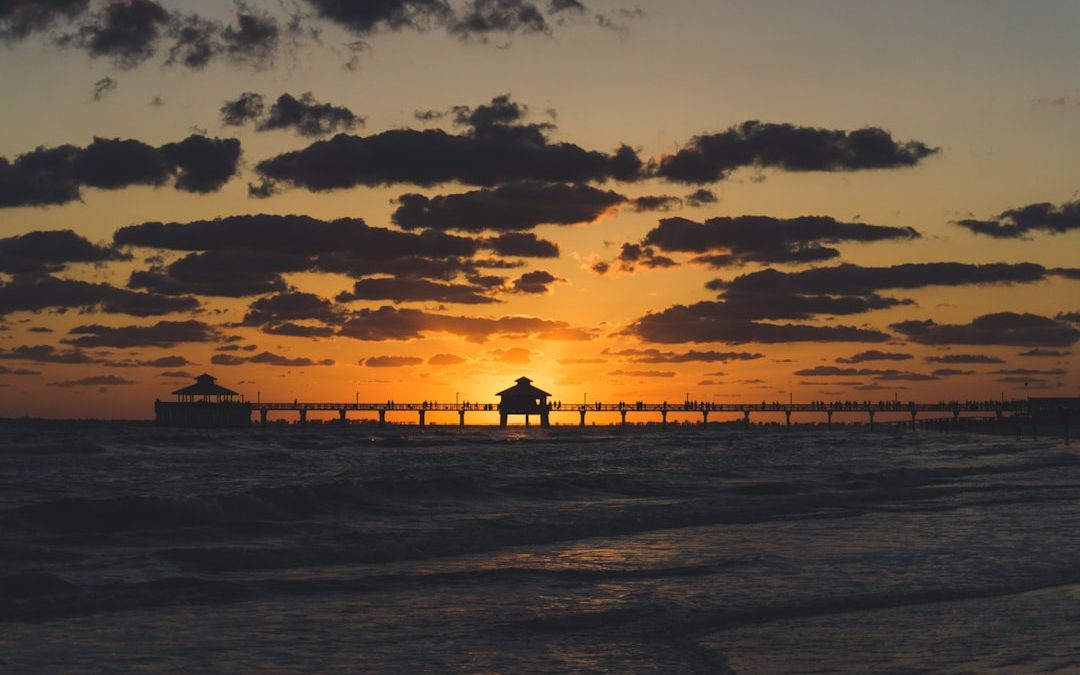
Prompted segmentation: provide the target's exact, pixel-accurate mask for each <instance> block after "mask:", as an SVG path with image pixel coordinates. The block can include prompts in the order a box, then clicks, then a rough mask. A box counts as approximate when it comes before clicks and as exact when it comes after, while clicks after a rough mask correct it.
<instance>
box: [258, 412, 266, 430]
mask: <svg viewBox="0 0 1080 675" xmlns="http://www.w3.org/2000/svg"><path fill="white" fill-rule="evenodd" d="M259 424H261V425H263V426H264V427H265V426H266V408H263V409H262V410H260V411H259Z"/></svg>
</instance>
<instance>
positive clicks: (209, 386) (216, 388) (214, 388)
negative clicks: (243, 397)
mask: <svg viewBox="0 0 1080 675" xmlns="http://www.w3.org/2000/svg"><path fill="white" fill-rule="evenodd" d="M216 379H217V378H216V377H214V376H212V375H207V374H206V373H203V374H202V375H199V376H198V377H196V378H195V384H192V385H189V386H187V387H184V388H183V389H177V390H176V391H174V392H173V394H174V395H176V396H239V394H237V393H236V392H235V391H233V390H232V389H226V388H225V387H223V386H221V385H220V384H215V382H214V381H215V380H216Z"/></svg>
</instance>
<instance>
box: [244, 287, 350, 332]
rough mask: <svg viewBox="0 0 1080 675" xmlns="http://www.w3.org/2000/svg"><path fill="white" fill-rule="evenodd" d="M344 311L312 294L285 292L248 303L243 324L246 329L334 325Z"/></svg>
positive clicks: (294, 291)
mask: <svg viewBox="0 0 1080 675" xmlns="http://www.w3.org/2000/svg"><path fill="white" fill-rule="evenodd" d="M343 313H344V310H343V309H342V308H341V307H338V306H337V305H335V304H334V303H332V302H330V301H329V300H327V299H325V298H321V297H319V296H318V295H315V294H314V293H303V292H300V291H296V290H289V291H287V292H284V293H277V294H276V295H272V296H269V297H266V298H259V299H258V300H256V301H255V302H253V303H251V306H250V307H249V308H248V312H247V314H245V315H244V320H243V324H244V325H246V326H271V327H274V326H281V325H283V324H290V325H294V326H295V325H297V324H295V323H294V322H296V321H317V322H319V323H322V324H334V323H336V322H338V321H339V320H340V319H341V318H342V316H343Z"/></svg>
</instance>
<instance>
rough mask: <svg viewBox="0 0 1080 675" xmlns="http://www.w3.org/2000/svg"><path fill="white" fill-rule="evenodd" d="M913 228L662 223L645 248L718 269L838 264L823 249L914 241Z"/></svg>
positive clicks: (819, 220) (825, 222) (749, 219)
mask: <svg viewBox="0 0 1080 675" xmlns="http://www.w3.org/2000/svg"><path fill="white" fill-rule="evenodd" d="M919 236H920V235H919V233H918V232H917V231H916V230H914V229H913V228H910V227H886V226H880V225H867V224H865V223H844V222H840V221H837V220H835V219H833V218H829V217H827V216H801V217H798V218H771V217H769V216H737V217H720V218H710V219H709V220H707V221H705V222H703V223H699V222H695V221H693V220H688V219H686V218H664V219H662V220H661V221H660V224H659V225H658V226H657V227H655V228H653V229H652V230H650V231H649V232H648V233H647V234H646V235H645V238H644V239H643V240H642V243H643V244H646V245H649V246H655V247H656V248H657V249H659V250H662V251H666V252H669V253H670V252H680V253H701V254H706V253H718V252H719V253H720V254H719V255H711V256H707V257H701V258H698V260H699V261H700V262H704V263H707V264H709V265H712V266H714V267H724V266H728V265H739V264H743V263H747V262H765V263H808V262H816V261H820V260H828V259H830V258H836V257H838V256H839V255H840V252H839V251H837V250H836V249H835V248H831V247H829V246H823V244H838V243H842V242H875V241H888V240H906V239H916V238H918V237H919Z"/></svg>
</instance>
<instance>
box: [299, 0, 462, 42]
mask: <svg viewBox="0 0 1080 675" xmlns="http://www.w3.org/2000/svg"><path fill="white" fill-rule="evenodd" d="M305 2H307V4H309V5H311V7H312V8H313V9H314V10H315V12H316V14H317V15H318V16H319V17H321V18H323V19H326V20H328V21H332V22H334V23H336V24H338V25H339V26H341V27H343V28H345V29H346V30H349V31H350V32H352V33H355V34H357V35H361V36H363V35H368V34H370V33H373V32H376V31H378V30H400V29H402V28H412V29H424V28H428V27H430V26H431V25H433V24H435V23H441V22H443V21H445V20H446V19H447V18H449V17H451V16H452V15H453V12H452V10H451V9H450V5H449V4H447V3H446V2H445V0H377V1H375V2H344V1H342V0H305Z"/></svg>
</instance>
